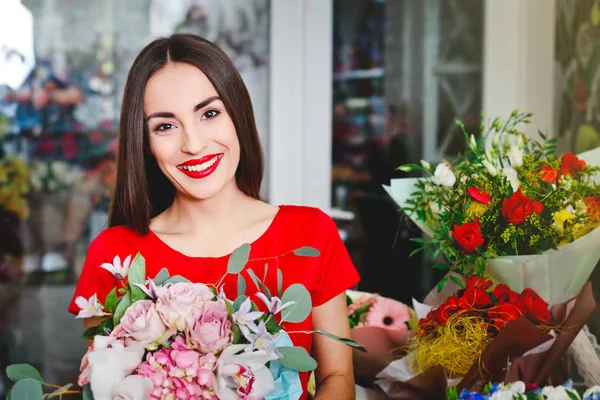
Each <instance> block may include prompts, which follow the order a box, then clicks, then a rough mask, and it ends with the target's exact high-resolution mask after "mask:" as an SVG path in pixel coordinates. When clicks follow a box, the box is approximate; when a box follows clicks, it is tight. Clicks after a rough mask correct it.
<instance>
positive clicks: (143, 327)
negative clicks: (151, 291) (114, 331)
mask: <svg viewBox="0 0 600 400" xmlns="http://www.w3.org/2000/svg"><path fill="white" fill-rule="evenodd" d="M119 325H120V326H121V328H122V330H121V328H118V329H119V330H121V335H122V337H124V338H125V344H126V345H127V346H131V345H132V344H134V343H144V345H146V347H147V348H156V345H157V344H160V343H163V342H165V341H167V339H169V338H170V337H171V336H172V335H173V334H174V332H173V330H171V329H169V328H167V327H166V326H165V324H164V322H163V321H162V319H161V317H160V315H159V314H158V312H157V310H156V306H155V305H154V303H153V302H152V301H151V300H139V301H136V302H135V303H133V304H132V305H131V306H130V307H129V308H128V309H127V311H125V315H123V318H122V319H121V323H120V324H119Z"/></svg>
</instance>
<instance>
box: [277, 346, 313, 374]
mask: <svg viewBox="0 0 600 400" xmlns="http://www.w3.org/2000/svg"><path fill="white" fill-rule="evenodd" d="M277 350H278V351H279V352H280V353H281V354H282V355H283V358H281V359H279V362H280V363H281V365H283V366H284V367H286V368H289V369H293V370H294V371H299V372H307V371H313V370H314V369H316V368H317V362H316V361H315V359H314V358H312V357H311V356H310V354H308V352H307V351H306V349H305V348H304V347H300V346H285V347H278V348H277Z"/></svg>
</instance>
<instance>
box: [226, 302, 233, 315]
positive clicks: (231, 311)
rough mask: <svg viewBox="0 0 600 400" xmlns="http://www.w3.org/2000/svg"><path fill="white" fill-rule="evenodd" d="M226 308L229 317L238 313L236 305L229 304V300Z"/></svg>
mask: <svg viewBox="0 0 600 400" xmlns="http://www.w3.org/2000/svg"><path fill="white" fill-rule="evenodd" d="M225 307H227V313H228V314H229V315H231V314H233V313H234V312H235V311H236V309H235V307H234V305H233V304H231V303H230V302H228V301H227V300H225Z"/></svg>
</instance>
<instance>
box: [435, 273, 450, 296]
mask: <svg viewBox="0 0 600 400" xmlns="http://www.w3.org/2000/svg"><path fill="white" fill-rule="evenodd" d="M446 282H448V277H447V276H445V277H444V278H442V280H441V281H440V283H438V285H437V291H438V292H441V291H442V289H443V288H444V286H446Z"/></svg>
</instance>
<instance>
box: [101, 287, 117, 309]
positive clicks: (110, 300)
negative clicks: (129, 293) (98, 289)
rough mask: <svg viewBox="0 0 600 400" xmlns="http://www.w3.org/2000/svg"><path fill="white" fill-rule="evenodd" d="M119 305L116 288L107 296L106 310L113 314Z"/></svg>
mask: <svg viewBox="0 0 600 400" xmlns="http://www.w3.org/2000/svg"><path fill="white" fill-rule="evenodd" d="M116 305H117V288H116V287H114V288H113V290H111V291H110V293H109V294H107V295H106V300H105V301H104V309H105V310H106V311H109V312H112V310H113V309H114V308H115V306H116Z"/></svg>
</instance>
